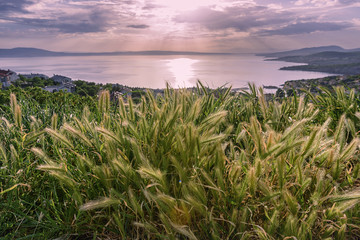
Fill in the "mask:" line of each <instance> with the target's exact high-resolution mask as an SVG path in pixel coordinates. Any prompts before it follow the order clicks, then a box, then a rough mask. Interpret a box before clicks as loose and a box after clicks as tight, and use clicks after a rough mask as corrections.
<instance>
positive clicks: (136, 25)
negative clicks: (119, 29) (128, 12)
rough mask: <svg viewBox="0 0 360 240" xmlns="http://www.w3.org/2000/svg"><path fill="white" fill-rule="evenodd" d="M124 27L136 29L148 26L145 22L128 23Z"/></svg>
mask: <svg viewBox="0 0 360 240" xmlns="http://www.w3.org/2000/svg"><path fill="white" fill-rule="evenodd" d="M126 27H128V28H136V29H145V28H149V27H150V26H149V25H146V24H130V25H127V26H126Z"/></svg>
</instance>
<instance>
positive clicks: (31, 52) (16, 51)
mask: <svg viewBox="0 0 360 240" xmlns="http://www.w3.org/2000/svg"><path fill="white" fill-rule="evenodd" d="M216 54H227V53H204V52H181V51H139V52H97V53H91V52H82V53H79V52H53V51H48V50H44V49H39V48H13V49H0V58H1V57H7V58H11V57H61V56H117V55H216Z"/></svg>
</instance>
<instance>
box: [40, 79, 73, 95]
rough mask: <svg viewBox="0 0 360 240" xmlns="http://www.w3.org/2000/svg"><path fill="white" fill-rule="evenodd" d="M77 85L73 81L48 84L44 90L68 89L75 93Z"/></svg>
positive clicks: (67, 90)
mask: <svg viewBox="0 0 360 240" xmlns="http://www.w3.org/2000/svg"><path fill="white" fill-rule="evenodd" d="M75 87H76V85H75V84H73V83H72V82H65V83H61V84H60V85H55V86H46V87H45V88H44V90H46V91H48V92H52V93H54V92H59V91H64V92H65V91H66V92H69V93H73V92H75Z"/></svg>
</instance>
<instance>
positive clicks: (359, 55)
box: [271, 51, 360, 75]
mask: <svg viewBox="0 0 360 240" xmlns="http://www.w3.org/2000/svg"><path fill="white" fill-rule="evenodd" d="M271 61H284V62H294V63H307V64H308V65H298V66H288V67H282V68H280V70H296V71H311V72H325V73H332V74H346V75H357V74H360V51H356V52H320V53H315V54H310V55H305V56H287V57H279V58H276V59H271Z"/></svg>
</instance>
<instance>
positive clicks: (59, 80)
mask: <svg viewBox="0 0 360 240" xmlns="http://www.w3.org/2000/svg"><path fill="white" fill-rule="evenodd" d="M51 79H52V80H54V82H57V83H68V82H72V79H71V78H69V77H65V76H61V75H54V76H52V78H51Z"/></svg>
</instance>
